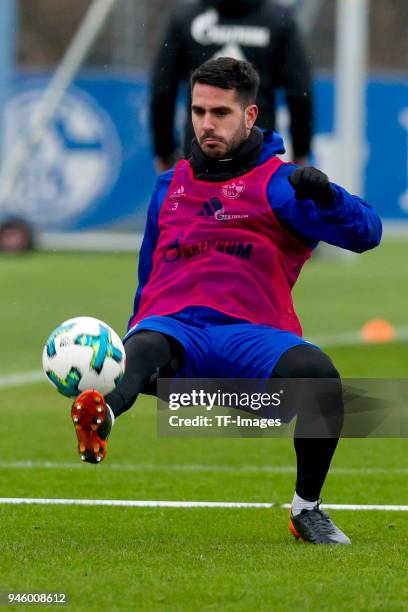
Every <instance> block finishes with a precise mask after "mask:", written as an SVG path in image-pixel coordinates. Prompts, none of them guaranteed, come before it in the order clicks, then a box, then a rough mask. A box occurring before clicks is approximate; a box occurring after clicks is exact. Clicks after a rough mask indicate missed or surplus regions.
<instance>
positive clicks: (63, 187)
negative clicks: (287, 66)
mask: <svg viewBox="0 0 408 612" xmlns="http://www.w3.org/2000/svg"><path fill="white" fill-rule="evenodd" d="M48 82H49V76H44V75H42V76H41V75H40V76H20V77H19V78H18V79H17V81H16V84H15V88H14V91H13V95H12V97H11V99H10V101H9V103H8V106H7V109H6V134H5V153H6V154H7V151H10V150H11V148H12V146H13V142H15V141H16V139H17V138H19V136H20V135H21V134H22V133H23V131H24V127H25V126H26V123H27V117H28V116H29V114H30V113H31V112H32V110H33V109H34V108H35V106H36V105H37V104H38V102H39V99H40V97H41V95H42V93H43V92H44V89H45V87H46V86H47V83H48ZM315 99H316V113H315V114H316V130H315V139H314V156H315V160H314V163H315V164H316V165H317V166H318V167H321V168H322V169H323V170H325V171H326V172H327V173H328V174H329V176H330V177H332V178H334V179H335V176H336V155H337V149H336V142H335V138H334V133H333V123H334V121H333V115H334V113H333V108H334V86H333V80H332V79H329V78H320V79H317V80H316V84H315ZM280 124H281V126H282V132H283V136H284V137H285V134H286V130H287V125H286V126H285V114H284V111H282V113H281V116H280ZM286 124H287V117H286ZM407 160H408V79H405V80H404V79H401V80H400V81H398V80H386V79H380V78H372V79H371V80H370V82H369V85H368V88H367V159H366V162H367V165H366V176H365V194H364V195H365V197H366V198H367V200H368V201H369V202H370V203H371V204H372V205H373V206H374V207H375V208H376V209H377V210H378V212H379V213H380V215H381V216H382V218H383V219H384V220H408V162H407ZM155 179H156V174H155V171H154V166H153V158H152V151H151V147H150V129H149V116H148V85H147V81H146V78H145V77H137V76H116V75H115V76H110V77H107V76H106V75H98V74H92V75H86V76H82V77H81V78H78V79H77V80H76V81H75V83H74V84H73V85H72V86H71V87H70V88H69V90H68V92H67V93H66V95H65V97H64V100H63V102H62V103H61V104H60V106H59V109H58V111H57V113H56V115H55V117H54V119H53V121H52V122H51V123H50V125H49V127H48V128H47V130H46V133H45V134H44V137H43V140H42V142H41V145H40V146H39V147H38V149H37V150H36V151H35V153H33V155H32V157H31V159H30V162H29V163H28V164H27V166H26V168H25V170H24V172H23V173H22V175H21V177H20V180H19V182H18V186H17V188H16V190H15V194H14V197H13V202H11V203H10V209H9V210H10V212H13V213H14V214H19V215H21V216H23V217H24V218H26V219H27V220H29V221H31V222H33V223H34V224H35V225H36V226H37V227H38V228H40V229H41V230H45V231H54V232H55V231H70V232H72V231H78V230H93V229H109V230H110V231H111V230H115V229H118V230H122V229H131V230H139V231H141V230H142V229H143V227H144V220H145V214H146V208H147V206H148V203H149V199H150V194H151V192H152V189H153V188H154V184H155Z"/></svg>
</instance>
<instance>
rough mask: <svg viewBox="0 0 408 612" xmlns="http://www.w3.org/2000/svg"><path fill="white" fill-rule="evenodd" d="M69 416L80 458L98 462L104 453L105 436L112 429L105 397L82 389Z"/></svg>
mask: <svg viewBox="0 0 408 612" xmlns="http://www.w3.org/2000/svg"><path fill="white" fill-rule="evenodd" d="M71 417H72V420H73V422H74V427H75V432H76V435H77V438H78V452H79V455H80V457H81V460H82V461H87V462H88V463H100V462H101V461H102V459H104V457H105V455H106V451H107V437H108V436H109V433H110V431H111V429H112V421H111V417H110V414H109V410H108V408H107V406H106V402H105V398H104V397H103V395H101V393H99V391H95V390H93V389H92V390H89V391H83V392H82V393H81V394H80V395H78V397H77V398H76V400H75V401H74V403H73V405H72V409H71Z"/></svg>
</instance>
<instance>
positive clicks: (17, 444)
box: [0, 241, 408, 612]
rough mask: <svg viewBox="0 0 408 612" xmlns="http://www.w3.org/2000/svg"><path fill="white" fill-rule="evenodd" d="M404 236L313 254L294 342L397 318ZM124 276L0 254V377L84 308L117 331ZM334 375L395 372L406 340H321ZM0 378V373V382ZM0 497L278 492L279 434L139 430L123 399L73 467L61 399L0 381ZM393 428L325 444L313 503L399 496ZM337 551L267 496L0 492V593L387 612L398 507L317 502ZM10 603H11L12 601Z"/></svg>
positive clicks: (34, 362)
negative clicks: (342, 542)
mask: <svg viewBox="0 0 408 612" xmlns="http://www.w3.org/2000/svg"><path fill="white" fill-rule="evenodd" d="M406 248H407V247H406V243H404V242H398V241H392V242H387V241H385V242H384V244H383V245H382V246H381V247H380V248H378V249H376V250H375V251H373V252H370V253H367V254H364V255H363V256H361V257H356V258H351V259H350V260H348V259H346V260H337V259H328V258H316V259H315V260H313V261H311V262H310V263H309V264H307V266H306V268H305V270H304V274H303V276H302V277H301V279H300V281H299V284H298V286H297V287H296V290H295V303H296V306H297V310H298V312H299V314H300V317H301V319H302V322H303V326H304V332H305V336H306V337H313V336H315V335H318V336H321V335H326V334H328V335H329V334H335V333H341V332H345V331H353V330H358V329H359V328H360V327H361V326H362V325H363V324H364V323H365V322H366V321H367V320H368V319H371V318H377V317H381V318H386V319H388V320H389V321H390V322H391V323H392V324H394V325H395V326H404V325H406V324H407V319H406V313H407V303H408V282H407V280H408V272H407V271H406V266H405V263H404V262H405V260H406ZM135 284H136V258H135V256H133V255H128V254H63V253H46V254H45V253H37V254H33V255H29V256H27V257H16V258H10V257H2V258H0V287H1V296H2V299H1V300H0V320H1V339H2V342H1V343H0V364H1V366H0V377H1V376H4V375H6V374H11V373H15V372H25V371H30V370H38V369H39V368H40V367H41V351H42V347H43V344H44V342H45V340H46V338H47V336H48V334H49V332H50V331H51V330H52V329H53V328H54V327H56V326H57V325H58V324H59V323H61V322H62V321H63V320H65V319H68V318H70V317H73V316H78V315H90V316H95V317H98V318H100V319H102V320H105V321H106V322H107V323H109V324H110V325H112V326H113V327H114V328H115V329H116V331H117V332H118V333H120V334H121V333H122V332H123V331H124V328H125V325H126V322H127V318H128V315H129V313H130V310H131V305H132V299H133V291H134V288H135ZM324 348H325V350H326V351H327V352H328V353H329V354H330V356H331V357H332V359H333V360H334V362H335V364H336V365H337V367H338V368H339V370H340V372H341V374H342V375H343V376H344V377H388V378H390V377H407V376H408V347H407V345H406V344H404V343H403V342H395V343H391V344H386V345H359V346H342V347H337V348H336V347H334V346H332V347H330V346H327V347H324ZM0 380H1V378H0ZM0 393H1V411H0V431H1V434H2V441H1V453H0V497H41V498H69V499H70V498H86V499H140V500H205V501H208V500H210V501H211V500H212V501H255V502H268V501H274V502H277V503H285V502H289V501H290V500H291V497H292V494H293V483H294V476H295V472H294V456H293V451H292V443H291V441H290V440H272V439H247V438H245V439H244V438H241V439H236V438H234V439H164V438H157V435H156V416H155V402H154V400H153V399H152V398H148V397H143V396H141V397H140V398H139V400H138V402H137V404H136V406H135V407H134V409H133V410H132V411H130V412H129V413H127V414H126V415H124V416H123V417H122V418H121V419H120V420H119V421H118V423H117V425H115V430H114V432H113V435H112V437H111V442H110V447H109V452H108V456H107V458H106V460H105V461H104V462H103V464H101V465H99V466H92V465H82V464H81V463H80V461H79V458H78V456H77V453H76V438H75V435H74V431H73V428H72V425H71V422H70V418H69V407H70V402H69V400H67V399H65V398H63V397H62V396H59V395H58V394H57V393H56V392H55V391H53V389H52V388H51V386H50V385H49V383H47V381H45V380H44V382H43V383H36V384H31V385H24V386H15V387H7V388H0ZM407 449H408V441H407V440H406V439H402V440H399V439H392V440H387V439H372V440H346V439H345V440H342V441H341V442H340V445H339V448H338V452H337V453H336V455H335V458H334V461H333V465H332V470H331V472H330V475H329V478H328V480H327V483H326V485H325V488H324V491H323V498H324V500H325V501H326V502H330V503H349V504H370V503H371V504H404V505H407V504H408V486H407V480H408V461H407ZM331 515H332V516H333V518H334V519H335V521H336V522H337V523H338V524H339V526H341V527H342V528H343V529H344V530H345V532H346V533H347V534H348V535H350V537H351V539H352V541H353V545H352V546H350V547H338V548H336V547H313V546H308V545H303V544H300V543H297V542H296V541H295V540H293V538H292V536H291V535H290V534H289V532H288V530H287V522H288V516H287V511H285V510H281V509H214V508H207V509H205V508H204V509H181V508H117V507H115V508H110V507H79V506H66V505H65V506H35V505H16V506H11V505H4V504H0V592H6V591H25V592H51V591H58V592H66V593H67V594H68V596H69V601H70V603H69V606H68V607H69V609H73V610H84V609H89V610H146V611H155V610H164V611H166V612H167V611H173V610H174V611H180V610H183V611H184V610H185V611H195V610H223V611H224V610H226V611H230V610H231V611H235V610H239V611H241V610H242V611H247V610H251V611H252V610H268V611H269V610H291V611H293V610H315V609H316V608H318V609H320V610H333V611H334V610H351V609H354V610H367V611H368V610H401V611H402V610H404V609H406V606H407V601H408V586H407V585H408V583H407V580H406V574H407V544H408V527H407V519H408V514H407V513H403V512H382V511H371V512H366V511H355V512H346V511H331ZM20 609H21V606H20Z"/></svg>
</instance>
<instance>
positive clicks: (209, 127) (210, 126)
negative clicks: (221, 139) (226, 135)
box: [202, 113, 214, 132]
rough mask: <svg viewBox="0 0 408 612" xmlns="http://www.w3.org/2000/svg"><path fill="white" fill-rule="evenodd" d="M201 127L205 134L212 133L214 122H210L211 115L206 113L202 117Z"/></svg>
mask: <svg viewBox="0 0 408 612" xmlns="http://www.w3.org/2000/svg"><path fill="white" fill-rule="evenodd" d="M202 127H203V130H204V131H205V132H212V131H213V130H214V121H213V120H212V118H211V115H210V114H209V113H206V114H205V115H204V120H203V126H202Z"/></svg>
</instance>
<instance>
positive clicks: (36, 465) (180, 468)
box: [0, 461, 408, 475]
mask: <svg viewBox="0 0 408 612" xmlns="http://www.w3.org/2000/svg"><path fill="white" fill-rule="evenodd" d="M0 469H4V470H8V469H12V470H13V469H14V470H36V469H37V470H41V469H45V470H78V469H81V470H88V469H91V470H96V469H97V470H100V469H101V468H100V467H99V466H97V465H84V464H83V463H82V462H79V461H78V462H75V463H74V462H72V463H68V462H65V463H58V462H53V461H0ZM103 470H112V471H118V472H215V473H217V472H219V473H222V472H225V473H228V474H229V473H237V474H242V473H248V474H257V473H258V474H294V473H295V472H296V468H295V467H294V466H291V465H237V466H234V465H200V464H195V463H185V464H180V465H178V464H171V463H170V464H157V463H154V464H151V463H135V464H129V463H123V464H122V463H104V465H103ZM330 474H338V475H342V474H344V475H353V474H356V475H370V474H373V475H377V474H384V475H387V474H393V475H395V474H401V475H405V474H408V468H385V467H372V468H364V467H355V468H353V467H349V468H347V467H333V468H331V470H330Z"/></svg>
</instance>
